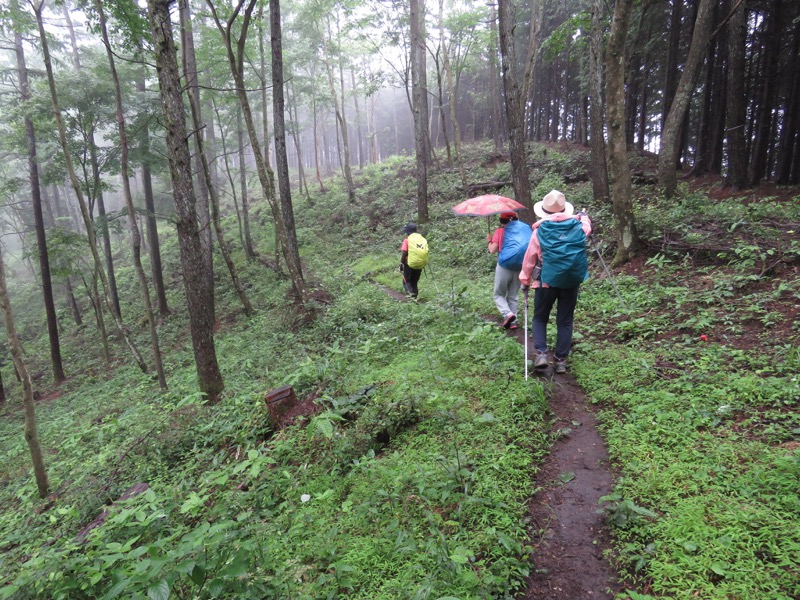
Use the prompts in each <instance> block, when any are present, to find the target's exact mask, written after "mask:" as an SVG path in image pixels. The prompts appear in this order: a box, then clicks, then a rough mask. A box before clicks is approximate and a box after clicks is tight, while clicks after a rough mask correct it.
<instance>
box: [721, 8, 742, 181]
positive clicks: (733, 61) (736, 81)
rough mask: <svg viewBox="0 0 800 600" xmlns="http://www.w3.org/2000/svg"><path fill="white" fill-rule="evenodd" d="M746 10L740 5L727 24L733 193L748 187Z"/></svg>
mask: <svg viewBox="0 0 800 600" xmlns="http://www.w3.org/2000/svg"><path fill="white" fill-rule="evenodd" d="M746 25H747V9H746V7H745V5H744V4H742V5H740V6H739V7H738V9H737V10H736V12H735V13H734V15H733V17H732V18H731V19H730V20H729V21H728V92H727V110H726V111H725V112H726V125H725V129H726V130H727V132H728V135H727V146H728V173H727V176H726V177H725V183H726V184H727V185H728V186H730V187H731V188H733V189H734V190H741V189H744V188H746V187H747V145H746V140H745V131H744V128H745V126H746V124H747V121H746V120H747V107H746V105H745V94H744V76H743V74H744V53H745V27H746Z"/></svg>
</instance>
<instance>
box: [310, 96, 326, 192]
mask: <svg viewBox="0 0 800 600" xmlns="http://www.w3.org/2000/svg"><path fill="white" fill-rule="evenodd" d="M311 114H312V115H313V124H312V128H313V132H314V169H315V170H316V173H317V183H318V184H319V191H320V192H324V191H325V185H324V184H323V183H322V173H320V168H319V135H318V134H319V125H318V124H317V101H316V99H312V100H311Z"/></svg>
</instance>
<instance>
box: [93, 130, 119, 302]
mask: <svg viewBox="0 0 800 600" xmlns="http://www.w3.org/2000/svg"><path fill="white" fill-rule="evenodd" d="M94 136H95V131H94V126H92V130H91V131H90V132H89V158H90V160H91V163H92V177H93V178H94V189H95V199H96V201H97V217H98V219H99V221H100V235H101V236H102V238H103V251H104V253H105V255H106V269H107V270H108V291H109V293H110V294H111V301H112V302H113V303H114V309H115V310H116V311H117V313H118V314H120V315H121V314H122V308H121V307H120V304H119V291H118V290H117V276H116V274H115V272H114V254H113V251H112V250H111V232H110V231H109V228H108V215H106V203H105V198H104V197H103V191H102V189H101V187H100V165H99V164H98V161H97V145H96V144H95V142H94V139H95V137H94Z"/></svg>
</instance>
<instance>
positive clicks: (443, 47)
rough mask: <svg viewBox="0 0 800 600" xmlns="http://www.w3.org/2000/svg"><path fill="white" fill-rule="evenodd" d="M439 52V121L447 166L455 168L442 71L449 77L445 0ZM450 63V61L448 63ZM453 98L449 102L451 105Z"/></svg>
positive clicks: (440, 19)
mask: <svg viewBox="0 0 800 600" xmlns="http://www.w3.org/2000/svg"><path fill="white" fill-rule="evenodd" d="M439 52H440V53H441V55H442V66H441V67H440V66H439V61H438V60H437V61H436V84H437V89H438V91H439V120H440V123H441V125H440V126H441V130H442V135H443V136H444V143H445V147H446V148H447V166H448V167H449V168H451V169H452V168H453V153H452V151H451V150H450V138H449V136H448V135H447V111H446V110H445V108H444V105H445V93H444V85H443V84H442V71H445V77H447V69H446V68H445V67H444V60H445V56H447V54H448V49H447V41H446V40H445V37H444V0H439ZM448 62H449V61H448ZM451 100H452V98H451V99H450V100H449V101H447V104H448V105H449V103H450V101H451Z"/></svg>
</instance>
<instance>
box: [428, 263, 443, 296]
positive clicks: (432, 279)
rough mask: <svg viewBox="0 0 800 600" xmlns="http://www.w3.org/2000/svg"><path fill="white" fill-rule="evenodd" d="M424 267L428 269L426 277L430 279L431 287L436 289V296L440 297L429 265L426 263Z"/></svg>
mask: <svg viewBox="0 0 800 600" xmlns="http://www.w3.org/2000/svg"><path fill="white" fill-rule="evenodd" d="M425 267H426V268H427V269H428V277H430V278H431V281H432V282H433V287H435V288H436V295H437V296H441V294H440V293H439V286H438V285H437V284H436V279H435V278H434V277H433V269H431V263H428V264H427V265H425Z"/></svg>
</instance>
